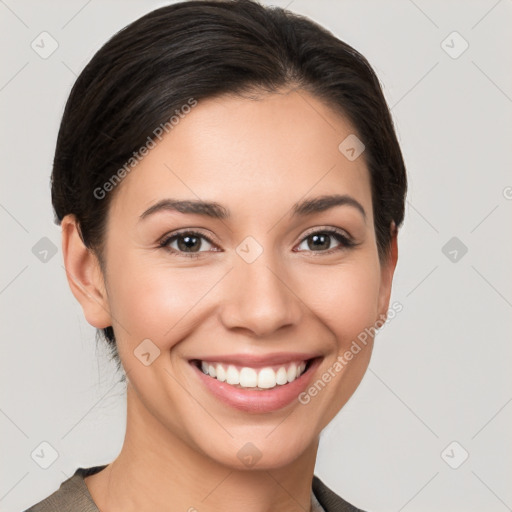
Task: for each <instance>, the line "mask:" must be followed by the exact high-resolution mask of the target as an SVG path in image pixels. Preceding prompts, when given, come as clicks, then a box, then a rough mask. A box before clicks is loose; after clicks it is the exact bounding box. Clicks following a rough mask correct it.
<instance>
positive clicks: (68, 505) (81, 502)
mask: <svg viewBox="0 0 512 512" xmlns="http://www.w3.org/2000/svg"><path fill="white" fill-rule="evenodd" d="M105 467H106V466H94V467H91V468H78V469H77V470H76V471H75V473H74V475H73V476H72V477H70V478H68V479H67V480H65V481H64V482H62V484H61V485H60V487H59V489H57V490H56V491H55V492H54V493H53V494H51V495H50V496H48V497H47V498H45V499H44V500H42V501H40V502H38V503H36V504H35V505H33V506H32V507H30V508H29V509H27V510H26V511H25V512H100V511H99V509H98V507H97V506H96V504H95V503H94V501H93V499H92V496H91V495H90V493H89V489H88V488H87V485H86V484H85V480H84V477H86V476H89V475H93V474H94V473H98V472H100V471H101V470H102V469H103V468H105ZM311 512H364V511H361V510H360V509H358V508H355V507H354V506H353V505H351V504H350V503H347V502H346V501H344V500H343V499H342V498H340V497H339V496H338V495H337V494H335V493H334V492H333V491H331V490H330V489H329V488H328V487H327V486H326V485H325V484H324V483H323V482H322V481H321V480H320V479H319V478H318V477H317V476H314V477H313V485H312V490H311Z"/></svg>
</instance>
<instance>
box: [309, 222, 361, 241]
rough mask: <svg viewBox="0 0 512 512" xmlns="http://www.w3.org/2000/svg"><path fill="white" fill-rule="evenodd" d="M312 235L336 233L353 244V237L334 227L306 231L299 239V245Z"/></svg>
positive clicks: (316, 227) (320, 227) (318, 227)
mask: <svg viewBox="0 0 512 512" xmlns="http://www.w3.org/2000/svg"><path fill="white" fill-rule="evenodd" d="M314 233H337V234H338V235H341V236H343V237H345V238H346V239H347V240H348V241H350V242H354V244H355V240H354V237H353V236H352V235H351V234H350V233H349V232H348V231H347V230H345V229H341V228H336V227H334V226H315V227H314V228H311V229H308V230H307V231H306V232H305V233H304V234H303V235H302V236H301V238H300V240H299V243H300V242H303V241H304V239H305V238H307V237H308V236H310V235H313V234H314Z"/></svg>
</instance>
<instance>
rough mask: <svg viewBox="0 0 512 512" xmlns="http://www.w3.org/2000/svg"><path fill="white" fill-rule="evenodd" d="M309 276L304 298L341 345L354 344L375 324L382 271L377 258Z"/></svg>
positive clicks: (319, 269) (321, 268) (326, 268)
mask: <svg viewBox="0 0 512 512" xmlns="http://www.w3.org/2000/svg"><path fill="white" fill-rule="evenodd" d="M307 275H308V281H307V282H305V283H304V285H303V292H302V295H301V296H304V297H308V301H307V302H306V303H307V304H308V306H310V308H311V309H312V310H313V311H314V312H315V313H316V314H317V316H318V317H319V318H320V319H321V321H322V322H323V323H324V324H325V325H326V326H327V327H329V328H330V330H331V331H332V332H333V333H334V334H335V336H336V338H337V341H338V344H343V345H344V344H345V343H349V344H350V341H351V339H353V338H355V337H357V335H358V334H359V333H360V332H361V331H363V330H364V329H365V328H366V327H368V326H370V325H373V324H374V322H375V321H376V319H377V316H378V302H379V301H378V299H379V289H380V267H379V264H378V262H376V261H374V258H372V257H371V256H370V257H368V258H366V260H365V259H362V258H360V259H356V258H354V260H353V261H350V262H349V261H347V262H346V263H342V264H340V265H339V266H319V267H317V268H314V267H312V269H311V271H309V272H308V274H307ZM307 283H309V285H308V284H307ZM340 348H341V347H340Z"/></svg>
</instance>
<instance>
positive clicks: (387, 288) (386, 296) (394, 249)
mask: <svg viewBox="0 0 512 512" xmlns="http://www.w3.org/2000/svg"><path fill="white" fill-rule="evenodd" d="M390 229H391V241H390V245H389V253H388V256H387V259H386V260H385V261H383V262H382V264H381V281H380V291H379V308H378V309H379V319H381V320H385V319H386V318H387V314H388V309H389V300H390V297H391V288H392V284H393V275H394V273H395V268H396V264H397V261H398V229H397V228H396V226H395V223H394V222H392V223H391V228H390Z"/></svg>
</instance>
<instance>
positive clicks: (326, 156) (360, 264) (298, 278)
mask: <svg viewBox="0 0 512 512" xmlns="http://www.w3.org/2000/svg"><path fill="white" fill-rule="evenodd" d="M351 133H355V130H354V129H353V128H352V127H351V125H350V123H349V122H348V121H347V120H346V119H344V118H342V117H341V116H339V115H338V114H336V113H335V112H333V111H332V110H331V109H330V108H329V107H328V106H327V105H325V104H324V103H323V102H321V101H320V100H318V99H317V98H315V97H313V96H312V95H310V94H309V93H306V92H305V91H299V90H285V91H280V92H279V93H272V94H263V93H262V94H261V95H260V97H259V99H258V100H254V99H247V98H240V97H233V96H222V97H219V98H216V99H208V100H202V101H200V102H199V103H198V105H197V106H196V107H195V108H194V109H192V111H191V112H190V113H189V114H188V115H187V116H186V117H184V119H182V120H181V121H180V123H179V124H178V125H177V126H175V127H174V129H173V130H172V131H171V132H170V133H169V134H168V135H166V136H165V138H164V139H163V140H162V141H161V142H159V143H158V145H157V146H156V147H155V148H154V149H152V150H151V151H150V152H149V154H148V155H147V156H146V157H145V158H144V159H143V160H142V161H141V162H140V163H139V164H138V165H137V167H136V168H135V169H134V170H133V171H132V172H131V173H130V174H129V175H127V176H126V177H125V178H124V180H123V181H122V183H121V184H120V185H119V186H118V188H117V189H116V190H115V193H114V196H113V198H112V203H111V206H110V210H109V216H108V220H107V230H106V245H105V268H106V272H105V275H103V273H102V272H101V270H100V267H99V265H98V261H97V258H96V256H95V255H94V254H93V253H92V252H91V251H89V250H87V249H86V248H85V246H84V244H83V243H82V241H81V239H80V237H79V235H78V231H77V225H76V222H75V219H74V217H73V216H72V215H68V216H66V217H65V218H64V220H63V221H62V244H63V254H64V260H65V266H66V269H67V276H68V281H69V284H70V287H71V290H72V292H73V294H74V295H75V297H76V298H77V300H78V301H79V302H80V304H81V305H82V308H83V311H84V315H85V317H86V319H87V321H88V322H89V323H90V324H91V325H92V326H94V327H96V328H104V327H107V326H109V325H112V326H113V328H114V331H115V333H116V338H117V344H118V349H119V354H120V357H121V360H122V363H123V366H124V369H125V371H126V372H127V378H128V386H127V411H128V412H127V429H126V436H125V440H124V444H123V448H122V450H121V452H120V454H119V456H118V457H117V458H116V459H115V460H114V461H113V462H112V463H111V464H109V465H108V466H107V468H105V469H104V470H103V471H101V472H100V473H98V474H96V475H93V476H89V477H87V478H86V479H85V482H86V485H87V487H88V488H89V491H90V493H91V495H92V497H93V499H94V501H95V502H96V504H97V505H98V507H99V508H100V509H101V510H102V511H103V512H117V511H121V510H123V511H124V512H126V511H130V510H138V511H139V512H141V511H142V512H144V511H152V512H153V511H154V510H181V511H185V510H189V509H190V507H195V508H196V509H197V510H199V511H200V512H203V511H204V512H206V511H218V510H227V511H230V510H233V511H234V510H240V509H243V510H244V511H247V512H270V511H281V512H282V511H284V510H286V511H301V512H303V511H304V510H309V509H310V493H311V482H312V478H313V472H314V466H315V460H316V454H317V447H318V442H319V435H320V432H321V431H322V429H323V428H324V427H325V426H326V425H327V424H328V423H329V422H330V421H331V420H332V419H333V418H334V416H335V415H336V414H337V413H338V411H339V410H340V409H341V408H342V407H343V405H344V404H345V403H346V402H347V400H348V399H349V398H350V396H351V395H352V394H353V392H354V391H355V389H356V388H357V386H358V385H359V383H360V381H361V379H362V377H363V375H364V373H365V371H366V369H367V366H368V363H369V360H370V356H371V351H372V347H373V340H372V339H369V341H368V343H367V345H366V346H365V347H364V346H363V349H362V350H361V351H360V352H359V353H358V354H357V355H356V356H354V358H353V359H352V360H351V361H350V362H349V363H348V364H347V365H346V366H345V367H344V368H343V370H342V371H340V372H338V373H337V375H336V377H335V378H333V379H332V380H331V382H329V384H328V385H327V386H325V388H324V389H323V390H322V391H321V392H320V393H319V394H318V395H317V396H316V397H315V398H314V399H312V400H311V401H310V403H308V404H307V405H302V404H300V403H299V402H298V401H294V402H293V403H292V404H290V405H289V406H286V407H285V408H283V409H281V410H278V411H275V412H272V413H265V414H258V413H248V412H243V411H239V410H236V409H233V408H231V407H229V406H227V405H225V404H223V403H221V402H220V401H218V400H217V399H216V398H215V397H213V396H212V395H211V394H210V392H209V391H208V390H207V389H206V388H205V387H204V385H203V384H202V383H201V382H200V381H199V379H198V378H197V375H196V374H195V373H194V371H193V369H192V367H191V366H190V364H189V362H188V360H189V359H191V358H194V357H198V358H200V356H201V355H218V354H230V353H244V354H273V353H277V352H293V351H305V352H315V353H319V354H321V355H322V357H323V359H322V362H321V364H320V366H319V367H318V368H317V370H316V372H315V375H314V377H313V379H312V382H315V381H316V380H317V379H319V378H320V377H321V375H322V374H323V373H324V372H325V371H326V370H327V369H329V368H331V367H332V366H333V364H334V362H335V361H336V358H337V356H338V355H341V354H343V353H344V352H345V351H346V350H347V349H348V348H349V347H350V345H351V343H352V341H353V340H355V339H356V338H357V335H358V334H359V333H361V332H362V331H364V329H365V327H370V326H373V325H374V324H375V322H376V321H377V320H379V319H382V315H384V317H385V315H386V312H387V310H388V307H389V299H390V293H391V284H392V278H393V273H394V269H395V265H396V262H397V245H396V233H395V231H394V230H393V231H392V232H393V238H392V243H391V247H390V254H389V257H388V258H387V259H386V260H385V261H382V262H381V261H379V256H378V252H377V244H376V238H375V227H374V223H373V210H372V201H371V189H370V178H369V173H368V169H367V167H366V165H365V162H364V158H363V157H359V158H357V159H356V160H354V161H352V162H351V161H349V160H348V159H347V158H345V156H344V155H343V154H342V153H341V152H340V151H339V150H338V145H339V144H340V142H341V141H342V140H343V139H345V137H347V136H348V135H349V134H351ZM363 155H364V154H363ZM333 193H338V194H348V195H350V196H352V197H353V198H354V199H356V200H357V201H358V202H359V203H360V204H361V205H362V206H363V207H364V210H365V212H366V219H365V218H364V217H363V215H362V214H361V213H360V212H359V211H358V210H357V209H356V208H354V207H352V206H349V205H344V206H337V207H334V208H331V209H329V210H327V211H324V212H321V213H316V214H313V215H311V216H309V217H304V218H292V216H291V207H292V205H293V204H294V203H295V202H297V201H299V200H301V199H304V198H314V197H318V196H321V195H324V194H333ZM168 197H172V198H178V199H198V198H200V199H202V200H209V201H216V202H218V203H220V204H222V205H223V206H225V207H226V208H229V210H230V211H231V213H232V216H231V218H230V219H223V220H218V219H212V218H208V217H204V216H201V215H191V214H182V213H178V212H173V211H164V212H159V213H156V214H154V215H151V216H148V217H147V218H145V219H144V220H142V221H139V217H140V215H141V214H142V213H143V212H144V211H145V210H146V209H147V208H149V207H150V206H151V205H153V204H154V203H156V202H157V201H159V200H161V199H164V198H168ZM182 228H187V229H191V230H198V229H199V230H200V231H201V232H202V233H204V234H206V235H207V236H208V237H210V238H211V239H212V241H213V242H214V243H213V244H210V243H209V242H208V241H207V240H204V239H200V240H201V241H200V242H199V243H200V244H201V247H200V248H199V252H200V257H199V258H196V259H194V258H188V257H187V256H186V255H184V254H185V253H184V252H183V249H182V250H181V251H182V252H181V253H178V254H171V252H170V250H169V249H168V248H167V249H166V248H161V247H159V246H158V241H159V240H160V239H161V238H163V236H164V235H166V234H170V233H172V232H174V231H176V230H178V229H182ZM313 228H317V229H313ZM326 228H339V229H341V230H344V231H345V232H347V233H349V234H350V235H351V236H352V238H353V239H354V240H355V241H356V243H357V245H356V246H355V247H352V248H344V247H343V245H341V244H340V242H339V241H337V240H336V238H334V237H332V236H331V237H330V238H328V239H327V248H325V247H324V248H320V249H317V250H315V248H314V246H313V244H312V242H311V237H310V233H309V232H318V231H320V232H321V231H322V229H324V230H325V229H326ZM392 228H393V226H390V229H392ZM307 231H308V233H306V232H307ZM247 236H252V237H253V238H254V239H256V240H257V242H258V243H259V244H260V246H261V247H262V248H263V253H262V254H261V255H260V256H259V258H257V259H256V260H255V261H254V262H253V263H250V264H249V263H247V262H246V261H245V260H244V259H242V258H241V257H240V256H239V255H238V254H237V252H236V248H237V246H238V245H239V244H240V243H241V242H242V241H243V240H244V239H245V238H246V237H247ZM308 239H309V240H310V242H311V243H310V244H308ZM175 240H176V239H175ZM329 242H330V246H329V245H328V244H329ZM171 247H172V248H174V249H175V250H176V251H179V250H180V249H179V246H178V242H177V241H174V242H171ZM336 248H339V249H340V250H336ZM216 249H217V251H216ZM294 249H296V251H294ZM185 251H186V249H185ZM196 254H197V253H196ZM147 338H149V339H151V341H152V342H153V343H154V344H155V345H157V346H158V348H159V349H160V351H161V353H160V356H159V357H158V358H157V359H156V360H155V361H154V362H153V363H152V364H151V365H149V366H145V365H143V364H142V363H141V362H140V360H139V359H138V358H137V357H135V356H134V353H133V352H134V350H135V349H136V347H137V346H138V345H139V344H140V343H141V341H142V340H144V339H147ZM247 442H251V443H252V444H253V445H255V446H256V447H257V448H258V450H259V451H260V452H261V455H262V456H261V459H260V460H259V461H258V463H257V464H256V465H255V466H253V467H252V468H248V467H247V466H244V464H243V463H242V462H241V461H240V460H239V459H238V457H237V452H238V451H239V450H240V448H242V447H243V446H244V445H245V444H246V443H247Z"/></svg>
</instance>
